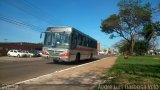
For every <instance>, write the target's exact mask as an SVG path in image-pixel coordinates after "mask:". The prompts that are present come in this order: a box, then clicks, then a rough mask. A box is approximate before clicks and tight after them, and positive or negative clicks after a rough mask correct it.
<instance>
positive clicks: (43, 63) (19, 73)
mask: <svg viewBox="0 0 160 90" xmlns="http://www.w3.org/2000/svg"><path fill="white" fill-rule="evenodd" d="M104 57H107V56H103V55H100V56H98V58H99V59H101V58H104ZM96 60H98V59H96ZM92 61H95V60H92ZM88 62H91V60H84V61H80V62H78V63H74V62H71V63H53V62H52V60H35V61H23V62H12V61H11V62H0V84H1V85H2V84H6V85H7V84H14V83H17V82H20V81H24V80H27V79H31V78H34V77H38V76H41V75H45V74H49V73H53V72H55V71H59V70H62V69H65V68H69V67H73V66H76V65H80V64H84V63H88Z"/></svg>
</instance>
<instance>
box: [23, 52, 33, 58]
mask: <svg viewBox="0 0 160 90" xmlns="http://www.w3.org/2000/svg"><path fill="white" fill-rule="evenodd" d="M22 52H23V53H25V56H27V57H33V56H34V54H33V53H31V52H29V51H22Z"/></svg>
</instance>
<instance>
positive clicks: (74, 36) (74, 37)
mask: <svg viewBox="0 0 160 90" xmlns="http://www.w3.org/2000/svg"><path fill="white" fill-rule="evenodd" d="M71 38H72V39H71V48H72V49H74V48H76V44H77V38H76V33H75V32H73V33H72V37H71Z"/></svg>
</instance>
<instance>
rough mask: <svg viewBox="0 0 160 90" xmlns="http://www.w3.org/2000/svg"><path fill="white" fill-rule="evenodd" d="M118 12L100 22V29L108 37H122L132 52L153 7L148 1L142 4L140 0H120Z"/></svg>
mask: <svg viewBox="0 0 160 90" xmlns="http://www.w3.org/2000/svg"><path fill="white" fill-rule="evenodd" d="M118 6H119V7H120V10H119V13H118V14H113V15H111V16H110V17H109V18H107V19H104V20H103V21H102V23H101V26H100V28H101V31H102V32H104V33H106V34H107V35H108V34H109V35H110V38H111V39H113V38H114V37H122V38H123V39H125V40H126V41H127V42H128V44H129V46H130V50H129V51H130V53H131V54H133V49H134V46H135V41H136V40H138V39H139V38H140V36H141V32H142V31H143V27H144V26H146V25H147V24H148V23H150V22H152V21H151V18H152V13H153V8H151V4H150V3H145V4H143V3H142V2H141V1H140V0H121V1H120V2H119V3H118Z"/></svg>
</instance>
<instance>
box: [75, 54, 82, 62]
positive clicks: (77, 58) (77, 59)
mask: <svg viewBox="0 0 160 90" xmlns="http://www.w3.org/2000/svg"><path fill="white" fill-rule="evenodd" d="M80 58H81V55H80V53H77V55H76V60H75V61H76V62H78V61H80Z"/></svg>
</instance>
